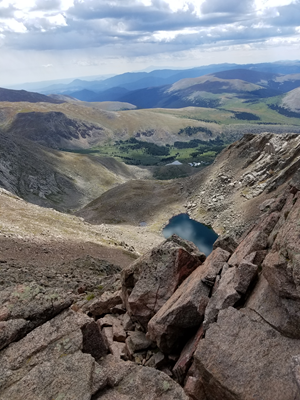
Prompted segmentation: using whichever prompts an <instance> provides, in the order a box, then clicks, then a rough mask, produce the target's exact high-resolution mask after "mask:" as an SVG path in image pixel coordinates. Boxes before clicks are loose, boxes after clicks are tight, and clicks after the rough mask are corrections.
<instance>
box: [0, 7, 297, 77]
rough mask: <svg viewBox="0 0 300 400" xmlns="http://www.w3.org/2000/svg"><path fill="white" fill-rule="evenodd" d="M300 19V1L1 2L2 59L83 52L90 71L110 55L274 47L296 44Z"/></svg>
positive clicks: (82, 65) (163, 54) (83, 64)
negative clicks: (12, 55) (20, 54)
mask: <svg viewBox="0 0 300 400" xmlns="http://www.w3.org/2000/svg"><path fill="white" fill-rule="evenodd" d="M299 15H300V1H299V0H297V1H292V0H276V1H275V0H272V1H271V0H243V1H241V0H226V1H224V0H222V1H221V0H101V1H99V0H26V2H24V0H5V2H4V1H1V0H0V35H1V42H0V45H1V51H2V53H3V54H4V50H5V51H7V50H8V49H9V50H14V51H16V52H21V51H26V52H28V51H30V50H32V51H34V52H36V53H37V54H40V55H42V54H45V53H47V52H52V53H55V54H58V56H57V58H59V57H62V56H63V54H66V53H67V52H77V53H78V54H76V57H75V56H74V57H72V60H73V61H74V59H75V60H79V61H78V62H77V64H76V66H78V68H79V67H80V68H86V69H88V68H91V70H92V68H97V65H100V64H99V62H100V61H101V60H104V59H105V60H109V59H110V57H111V58H113V59H117V58H120V57H121V58H123V59H127V60H136V59H138V58H143V57H144V58H147V57H148V59H149V58H150V57H156V59H157V58H158V57H162V58H167V59H168V57H169V59H170V60H173V59H175V58H176V57H178V59H181V58H183V57H184V56H185V55H186V54H189V57H190V58H191V54H196V53H197V54H198V53H199V54H200V53H201V51H203V52H209V51H210V52H214V51H217V49H221V48H222V49H231V48H238V47H237V46H241V47H240V48H241V49H243V51H244V50H245V49H246V48H248V47H247V46H250V47H251V49H253V48H263V47H264V46H269V47H270V48H271V47H272V46H273V49H275V47H276V46H275V44H274V43H276V41H277V42H280V43H281V42H282V41H280V40H281V39H282V40H285V43H293V46H296V45H297V40H298V42H299V34H300V21H299V18H298V16H299ZM243 46H244V47H243ZM188 52H190V53H188ZM193 52H194V53H193ZM224 52H225V51H223V53H224ZM237 53H238V51H237ZM95 54H97V56H94V55H95ZM293 54H294V53H293ZM177 55H178V56H177ZM57 58H55V60H54V61H52V60H48V59H47V60H43V61H39V62H38V64H37V65H39V66H41V65H47V64H52V63H53V65H58V64H59V63H57ZM86 60H91V61H86ZM73 61H72V62H73ZM150 62H151V64H153V62H154V61H150ZM220 62H221V60H220ZM70 63H71V60H70ZM128 63H129V64H130V62H129V61H128ZM70 65H71V64H70ZM72 65H75V64H74V62H73V64H72ZM41 68H43V69H44V71H45V70H46V69H47V71H50V70H52V68H45V67H41ZM70 68H71V67H70ZM53 69H54V68H53ZM0 72H1V70H0Z"/></svg>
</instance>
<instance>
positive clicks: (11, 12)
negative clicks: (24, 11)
mask: <svg viewBox="0 0 300 400" xmlns="http://www.w3.org/2000/svg"><path fill="white" fill-rule="evenodd" d="M16 10H17V9H16V8H15V7H14V6H13V5H12V4H9V5H8V6H7V7H1V2H0V18H1V19H2V18H3V19H4V18H14V16H15V11H16Z"/></svg>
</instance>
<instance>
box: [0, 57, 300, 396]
mask: <svg viewBox="0 0 300 400" xmlns="http://www.w3.org/2000/svg"><path fill="white" fill-rule="evenodd" d="M248 68H249V69H248V70H246V69H244V68H239V66H237V65H234V64H226V65H222V66H221V65H219V66H210V67H205V68H204V67H203V68H199V69H197V70H186V71H173V72H170V70H163V71H153V72H152V73H138V74H136V75H135V74H134V73H132V74H122V75H120V76H115V77H112V78H108V79H107V80H103V81H99V82H97V81H93V82H90V83H89V85H88V86H86V85H87V83H85V81H83V80H75V81H74V82H71V83H69V84H67V85H57V86H52V87H50V88H48V89H47V88H46V90H40V93H33V92H27V91H24V90H21V91H18V90H12V89H0V365H1V366H0V369H1V373H0V400H7V399H8V398H9V399H11V400H21V396H24V393H26V396H29V397H30V398H32V399H33V400H38V399H43V400H44V399H47V400H48V399H56V400H58V399H59V400H63V399H68V400H83V399H86V400H98V399H99V400H100V399H103V400H112V399H118V400H119V399H122V400H123V399H124V400H137V399H143V398H145V399H147V400H148V398H149V399H150V397H147V396H149V393H151V396H152V397H151V400H156V399H158V398H159V399H160V398H161V399H164V400H171V399H178V400H232V399H233V398H234V399H238V400H247V399H250V398H251V399H252V398H253V399H254V398H259V399H260V400H269V399H272V400H282V399H283V397H282V393H284V395H285V400H298V399H300V397H299V396H300V395H299V393H300V392H299V387H300V378H299V376H300V375H299V366H300V361H299V351H300V342H299V340H300V336H299V327H300V318H299V312H298V311H299V299H300V290H299V287H300V280H299V268H300V266H299V265H300V264H299V262H300V261H299V260H300V256H299V210H300V203H299V202H300V200H299V197H300V183H299V182H300V178H299V168H300V106H299V104H300V103H299V99H300V97H299V96H300V92H299V87H300V64H299V63H291V65H288V64H284V63H283V64H280V63H273V64H260V65H257V66H255V65H254V64H253V65H251V66H250V65H249V66H248ZM259 68H261V70H260V69H259ZM201 71H202V72H201ZM144 85H146V86H144ZM41 89H43V88H41ZM44 89H45V88H44ZM52 90H53V91H52ZM94 90H95V91H94ZM73 96H74V97H73ZM76 96H77V97H78V98H77V97H76ZM79 97H80V99H79ZM99 99H100V100H103V101H99ZM178 215H181V218H182V221H183V222H184V221H187V220H189V219H190V218H191V219H193V220H194V221H192V222H193V223H194V222H195V221H197V222H200V223H201V224H203V225H202V227H201V229H202V228H203V232H207V230H208V228H207V227H211V228H212V229H213V231H214V232H213V231H212V229H210V230H209V232H210V233H211V234H212V238H210V239H211V240H210V242H209V246H208V247H209V248H205V251H204V252H205V254H203V253H202V252H201V250H200V251H199V249H198V248H197V247H196V245H195V244H194V243H192V242H189V241H187V240H184V239H182V238H180V237H179V236H176V235H173V236H171V237H170V238H168V239H167V240H165V239H164V236H163V230H164V228H165V227H166V225H167V224H168V221H169V220H170V219H172V217H174V216H178ZM173 221H174V220H173ZM204 225H206V227H205V226H204ZM181 228H182V230H183V231H185V233H189V234H190V233H191V232H190V230H191V226H190V225H184V223H182V226H181ZM205 235H208V234H207V233H205ZM194 236H195V235H194ZM196 236H197V235H196ZM217 236H218V239H217V240H216V241H215V239H216V238H217ZM189 237H191V236H189ZM197 240H200V242H201V238H199V237H197ZM195 241H196V239H195ZM211 250H212V251H211ZM252 358H253V359H252ZM249 380H250V381H251V384H249ZM147 391H148V392H147ZM40 393H42V395H41V397H40ZM152 394H153V395H152ZM43 396H44V397H43ZM153 396H154V397H153Z"/></svg>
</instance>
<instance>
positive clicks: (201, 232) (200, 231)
mask: <svg viewBox="0 0 300 400" xmlns="http://www.w3.org/2000/svg"><path fill="white" fill-rule="evenodd" d="M162 234H163V236H164V237H165V238H166V239H167V238H169V237H170V236H172V235H173V234H176V235H178V236H180V237H181V238H182V239H186V240H189V241H191V242H193V243H194V244H195V245H196V246H197V247H198V249H199V250H200V251H201V252H202V253H204V254H205V255H206V256H208V255H209V254H210V253H211V252H212V249H213V244H214V242H215V241H216V240H217V238H218V235H217V234H216V232H215V231H214V230H213V229H212V228H211V227H209V226H207V225H204V224H201V223H200V222H197V221H195V220H193V219H191V218H190V217H189V215H188V214H179V215H176V216H175V217H173V218H171V219H170V221H169V223H168V225H166V226H165V228H164V229H163V231H162Z"/></svg>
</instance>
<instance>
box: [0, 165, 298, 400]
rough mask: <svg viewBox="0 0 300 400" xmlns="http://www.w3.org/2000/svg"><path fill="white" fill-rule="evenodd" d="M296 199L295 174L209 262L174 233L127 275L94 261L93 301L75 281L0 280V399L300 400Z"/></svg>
mask: <svg viewBox="0 0 300 400" xmlns="http://www.w3.org/2000/svg"><path fill="white" fill-rule="evenodd" d="M2 195H3V196H7V197H9V194H8V193H3V194H2ZM273 195H274V192H273ZM299 196H300V174H299V172H296V173H295V174H294V176H293V177H292V179H288V180H287V181H286V182H285V185H284V187H282V192H281V194H276V195H274V199H273V200H272V202H269V203H268V206H267V207H266V205H264V206H263V207H262V208H263V210H264V211H263V213H262V214H261V216H260V217H259V218H258V219H257V221H256V223H255V224H254V225H253V227H252V229H251V230H250V231H249V232H248V233H245V234H244V236H242V237H241V238H240V239H239V240H238V241H236V240H235V239H234V238H233V237H231V236H223V237H220V238H219V239H218V240H217V242H216V243H215V245H214V250H213V252H212V253H211V254H210V255H209V256H208V257H207V258H206V257H205V255H204V254H202V253H200V252H199V251H198V249H197V248H196V247H195V246H194V245H193V244H192V243H189V242H187V241H184V240H182V239H180V238H178V237H176V236H173V237H171V238H170V239H168V240H166V241H164V242H163V243H161V244H160V245H159V246H157V247H155V248H153V249H152V250H150V251H148V252H146V253H145V254H144V255H143V256H141V257H140V258H138V259H137V260H135V261H134V262H133V263H132V264H130V265H128V264H127V266H126V265H123V270H122V271H121V273H120V272H119V271H120V270H118V269H117V268H116V267H113V266H112V265H110V266H106V267H104V266H103V265H102V270H101V273H100V275H99V272H100V265H99V264H98V265H97V262H96V261H97V260H94V263H92V264H90V265H91V267H90V268H88V269H86V270H85V280H86V281H88V280H89V279H90V281H91V282H92V281H93V279H94V278H93V274H94V269H95V266H97V268H98V282H95V283H94V284H97V285H98V289H97V290H94V292H93V295H91V294H90V293H89V292H88V289H87V288H86V287H84V285H81V286H80V287H78V286H77V287H74V286H72V280H69V279H67V276H66V279H65V280H64V281H63V280H61V281H60V280H59V279H58V278H57V277H56V278H55V279H54V280H53V282H52V284H46V283H45V281H38V282H37V279H36V277H34V279H28V275H27V277H26V279H24V277H23V278H20V277H19V278H18V279H19V280H16V281H15V282H10V283H9V285H5V284H4V285H3V283H2V285H1V286H2V288H1V291H0V305H1V306H0V310H1V311H0V319H1V322H0V328H1V329H0V348H1V352H0V360H1V363H0V382H1V385H0V399H3V400H6V399H8V398H9V399H12V400H18V399H21V398H24V393H26V396H27V397H28V398H31V399H33V400H34V399H49V400H50V399H53V398H55V399H57V398H58V399H68V400H73V399H74V400H75V399H83V400H85V399H87V400H89V399H94V400H95V399H105V400H114V399H118V400H119V399H122V400H135V399H140V398H144V399H149V400H156V399H165V400H168V399H170V400H171V399H178V400H180V399H184V400H233V399H235V400H236V399H238V400H248V399H260V400H271V399H272V400H273V399H275V400H282V399H283V398H284V399H285V400H298V399H300V378H299V365H300V361H299V359H300V356H299V354H300V336H299V327H300V318H299V299H300V290H299V287H300V281H299V265H298V264H299V260H300V256H299V237H300V231H299V229H300V228H299V224H298V222H299V220H300V197H299ZM11 201H12V202H13V201H21V203H22V204H23V203H25V202H23V201H22V200H17V199H15V198H13V197H12V198H11ZM25 204H26V203H25ZM29 207H36V206H32V205H29ZM57 214H58V213H57ZM67 218H68V219H70V221H69V235H70V233H71V232H70V222H71V219H73V220H74V221H73V222H72V223H73V224H77V225H78V224H80V223H82V222H80V221H77V220H76V218H75V217H70V216H68V217H67ZM76 221H77V222H76ZM74 226H75V225H74ZM78 227H79V225H78ZM84 227H85V228H84ZM83 228H84V229H85V232H87V230H90V235H91V234H92V232H93V227H91V226H87V225H86V224H85V225H82V228H81V229H83ZM27 229H28V228H27ZM94 229H96V228H94ZM23 230H24V228H23ZM79 231H80V230H79ZM77 232H78V231H77ZM81 232H82V233H81V237H80V238H78V246H79V244H80V243H81V244H84V237H85V236H84V233H83V230H81ZM73 234H75V231H74V232H73ZM85 234H86V233H85ZM7 236H8V238H9V235H7ZM98 251H99V249H98ZM40 252H41V250H40ZM6 264H7V260H5V259H4V258H3V256H2V259H1V263H0V265H1V269H3V266H4V268H5V269H6V270H7V271H8V273H9V269H12V268H15V267H16V265H10V266H9V268H7V266H6ZM75 266H76V268H74V269H73V270H72V271H71V270H70V269H69V271H68V273H67V275H68V274H70V275H71V277H72V276H74V275H75V274H76V273H78V272H76V270H78V269H79V268H80V269H82V268H83V267H82V266H79V264H78V265H76V263H75V262H73V267H75ZM31 268H32V267H31ZM18 269H19V268H18ZM34 269H35V270H36V271H39V273H42V274H44V275H45V276H47V271H45V272H41V269H40V267H38V265H36V266H35V267H34ZM50 273H52V271H50ZM77 279H78V278H77ZM23 280H24V281H23ZM21 281H22V283H21ZM80 283H81V282H80ZM99 283H100V285H99Z"/></svg>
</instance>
